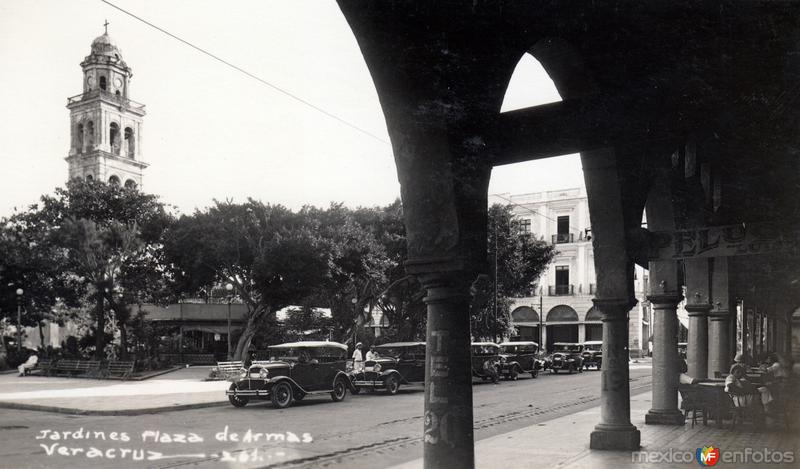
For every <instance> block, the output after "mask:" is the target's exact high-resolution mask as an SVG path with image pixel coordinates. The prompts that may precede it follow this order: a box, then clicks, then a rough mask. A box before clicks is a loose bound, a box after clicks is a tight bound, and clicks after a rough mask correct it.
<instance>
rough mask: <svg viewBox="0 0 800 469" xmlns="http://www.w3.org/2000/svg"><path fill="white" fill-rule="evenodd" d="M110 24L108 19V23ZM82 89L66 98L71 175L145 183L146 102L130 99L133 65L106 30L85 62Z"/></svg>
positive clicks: (128, 183)
mask: <svg viewBox="0 0 800 469" xmlns="http://www.w3.org/2000/svg"><path fill="white" fill-rule="evenodd" d="M106 28H108V23H106ZM81 68H82V69H83V93H81V94H79V95H77V96H73V97H71V98H69V99H68V100H67V109H69V111H70V128H71V132H70V133H71V136H72V138H71V142H72V143H71V145H70V149H69V156H67V157H66V160H67V163H68V164H69V178H70V179H75V178H84V179H89V180H91V179H94V180H99V181H103V182H107V183H110V184H124V185H125V186H126V187H139V188H141V186H142V173H143V171H144V169H145V168H146V167H147V166H148V165H147V163H144V162H142V160H141V157H142V152H141V148H142V145H141V143H142V118H143V117H144V115H145V111H144V105H143V104H139V103H137V102H135V101H132V100H130V99H129V97H128V96H129V93H130V80H131V77H132V76H133V73H132V72H131V68H130V67H128V64H126V63H125V61H124V60H122V54H121V52H120V50H119V49H118V48H117V46H116V45H114V42H113V41H112V40H111V38H110V37H109V36H108V29H106V32H105V33H104V34H103V35H102V36H100V37H98V38H97V39H95V40H94V41H92V51H91V53H90V54H89V55H88V56H87V57H86V58H85V59H84V60H83V62H81Z"/></svg>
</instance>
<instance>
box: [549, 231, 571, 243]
mask: <svg viewBox="0 0 800 469" xmlns="http://www.w3.org/2000/svg"><path fill="white" fill-rule="evenodd" d="M574 242H575V235H574V234H572V233H559V234H554V235H553V244H564V243H574Z"/></svg>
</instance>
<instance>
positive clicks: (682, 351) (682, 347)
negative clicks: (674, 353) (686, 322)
mask: <svg viewBox="0 0 800 469" xmlns="http://www.w3.org/2000/svg"><path fill="white" fill-rule="evenodd" d="M688 349H689V343H688V342H678V356H679V357H681V358H683V359H684V360H686V351H687V350H688Z"/></svg>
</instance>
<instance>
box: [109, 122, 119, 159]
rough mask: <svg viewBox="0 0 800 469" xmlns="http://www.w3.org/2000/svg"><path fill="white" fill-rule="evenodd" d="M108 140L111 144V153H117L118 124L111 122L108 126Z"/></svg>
mask: <svg viewBox="0 0 800 469" xmlns="http://www.w3.org/2000/svg"><path fill="white" fill-rule="evenodd" d="M108 141H109V143H110V144H111V153H113V154H115V155H119V151H120V144H119V124H117V123H116V122H112V123H111V125H110V126H109V134H108Z"/></svg>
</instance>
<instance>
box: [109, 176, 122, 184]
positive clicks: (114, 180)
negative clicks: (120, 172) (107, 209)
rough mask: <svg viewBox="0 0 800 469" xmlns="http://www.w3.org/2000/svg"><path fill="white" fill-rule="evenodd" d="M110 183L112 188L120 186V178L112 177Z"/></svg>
mask: <svg viewBox="0 0 800 469" xmlns="http://www.w3.org/2000/svg"><path fill="white" fill-rule="evenodd" d="M108 183H109V184H111V185H112V186H118V185H119V178H118V177H117V176H111V177H110V178H108Z"/></svg>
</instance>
